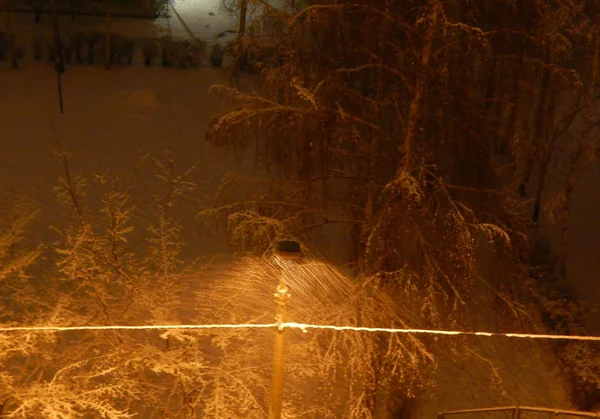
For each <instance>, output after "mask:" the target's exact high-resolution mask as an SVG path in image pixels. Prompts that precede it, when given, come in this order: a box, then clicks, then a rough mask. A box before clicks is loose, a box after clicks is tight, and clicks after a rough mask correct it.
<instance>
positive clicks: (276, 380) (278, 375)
mask: <svg viewBox="0 0 600 419" xmlns="http://www.w3.org/2000/svg"><path fill="white" fill-rule="evenodd" d="M284 263H285V262H284ZM274 295H275V304H277V311H276V314H275V320H276V322H277V323H278V324H283V323H285V322H286V321H287V318H286V305H287V302H288V300H289V299H290V294H289V293H288V289H287V286H286V284H285V267H284V268H283V270H282V272H281V278H280V280H279V285H277V291H275V294H274ZM284 332H285V329H284V328H283V327H281V326H280V327H279V329H278V330H277V332H276V335H275V348H274V352H273V378H272V381H271V411H270V413H269V419H280V418H281V405H282V396H283V351H284Z"/></svg>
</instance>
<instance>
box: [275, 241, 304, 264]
mask: <svg viewBox="0 0 600 419" xmlns="http://www.w3.org/2000/svg"><path fill="white" fill-rule="evenodd" d="M275 254H276V255H277V256H279V257H280V258H281V259H286V260H293V259H299V258H301V257H302V256H303V255H304V253H302V248H301V247H300V243H298V242H296V241H293V240H282V241H280V242H279V243H277V248H276V249H275Z"/></svg>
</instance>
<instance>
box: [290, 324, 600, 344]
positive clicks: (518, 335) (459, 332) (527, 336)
mask: <svg viewBox="0 0 600 419" xmlns="http://www.w3.org/2000/svg"><path fill="white" fill-rule="evenodd" d="M280 327H283V328H286V327H289V328H294V329H302V330H303V331H306V330H308V329H327V330H336V331H343V330H352V331H355V332H384V333H415V334H418V333H421V334H423V333H424V334H430V335H452V336H457V335H471V336H484V337H493V336H501V337H507V338H521V339H559V340H590V341H600V336H577V335H543V334H536V333H495V332H469V331H462V330H434V329H388V328H384V327H355V326H335V325H317V324H303V323H293V322H287V323H283V324H282V325H281V326H280Z"/></svg>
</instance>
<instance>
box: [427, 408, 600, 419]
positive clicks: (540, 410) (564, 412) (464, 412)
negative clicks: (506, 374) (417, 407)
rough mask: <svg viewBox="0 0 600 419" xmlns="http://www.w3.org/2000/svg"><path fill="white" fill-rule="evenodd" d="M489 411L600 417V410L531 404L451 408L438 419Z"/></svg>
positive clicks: (517, 417) (522, 417)
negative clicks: (565, 408)
mask: <svg viewBox="0 0 600 419" xmlns="http://www.w3.org/2000/svg"><path fill="white" fill-rule="evenodd" d="M487 412H511V413H512V419H525V415H522V413H523V412H537V413H544V412H545V413H550V414H552V415H554V416H557V417H558V416H563V415H564V416H565V417H573V416H574V417H580V418H600V412H598V413H592V412H578V411H575V410H561V409H549V408H546V407H530V406H504V407H487V408H482V409H464V410H451V411H447V412H440V413H438V419H447V418H448V417H450V416H454V415H469V414H471V413H487Z"/></svg>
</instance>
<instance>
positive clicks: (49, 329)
mask: <svg viewBox="0 0 600 419" xmlns="http://www.w3.org/2000/svg"><path fill="white" fill-rule="evenodd" d="M252 328H254V329H271V328H278V329H286V328H289V329H300V330H302V331H303V332H306V331H307V330H308V329H325V330H335V331H338V332H340V331H354V332H383V333H414V334H430V335H450V336H458V335H466V336H482V337H494V336H499V337H507V338H521V339H556V340H580V341H600V336H577V335H544V334H535V333H495V332H469V331H462V330H434V329H392V328H384V327H357V326H336V325H320V324H306V323H295V322H285V323H279V322H278V323H262V324H260V323H259V324H256V323H246V324H243V323H242V324H165V325H137V326H120V325H109V326H15V327H0V332H67V331H83V330H176V329H189V330H193V329H252Z"/></svg>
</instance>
